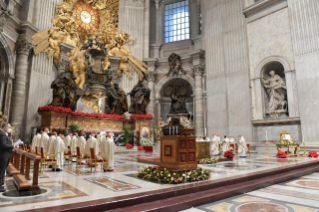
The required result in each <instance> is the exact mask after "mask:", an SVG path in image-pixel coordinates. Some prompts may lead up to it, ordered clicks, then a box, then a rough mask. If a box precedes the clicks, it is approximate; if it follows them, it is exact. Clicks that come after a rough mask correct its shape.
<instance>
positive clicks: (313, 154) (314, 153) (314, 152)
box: [308, 151, 319, 158]
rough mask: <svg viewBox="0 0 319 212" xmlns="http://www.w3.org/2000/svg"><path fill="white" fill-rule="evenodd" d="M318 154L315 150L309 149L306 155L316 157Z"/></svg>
mask: <svg viewBox="0 0 319 212" xmlns="http://www.w3.org/2000/svg"><path fill="white" fill-rule="evenodd" d="M318 156H319V155H318V153H317V152H316V151H310V152H309V153H308V157H312V158H317V157H318Z"/></svg>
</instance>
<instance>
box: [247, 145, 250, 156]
mask: <svg viewBox="0 0 319 212" xmlns="http://www.w3.org/2000/svg"><path fill="white" fill-rule="evenodd" d="M246 146H247V152H246V153H247V154H249V157H250V144H246Z"/></svg>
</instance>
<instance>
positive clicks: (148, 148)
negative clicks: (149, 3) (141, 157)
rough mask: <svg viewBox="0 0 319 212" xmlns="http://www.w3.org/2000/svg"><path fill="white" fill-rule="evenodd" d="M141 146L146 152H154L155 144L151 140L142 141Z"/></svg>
mask: <svg viewBox="0 0 319 212" xmlns="http://www.w3.org/2000/svg"><path fill="white" fill-rule="evenodd" d="M140 144H141V146H143V147H144V150H145V152H153V143H152V141H150V140H146V139H145V140H141V141H140Z"/></svg>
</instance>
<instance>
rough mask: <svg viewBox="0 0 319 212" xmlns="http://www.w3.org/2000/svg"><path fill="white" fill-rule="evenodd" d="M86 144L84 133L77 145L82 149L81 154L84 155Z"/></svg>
mask: <svg viewBox="0 0 319 212" xmlns="http://www.w3.org/2000/svg"><path fill="white" fill-rule="evenodd" d="M85 144H86V139H85V132H82V135H81V136H80V138H79V140H78V143H77V146H78V147H80V152H81V154H84V150H85Z"/></svg>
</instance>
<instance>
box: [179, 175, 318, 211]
mask: <svg viewBox="0 0 319 212" xmlns="http://www.w3.org/2000/svg"><path fill="white" fill-rule="evenodd" d="M204 211H205V212H319V172H316V173H313V174H310V175H307V176H304V177H302V178H298V179H294V180H291V181H288V182H284V183H280V184H277V185H272V186H269V187H266V188H262V189H259V190H256V191H252V192H249V193H246V194H244V195H239V196H235V197H231V198H228V199H224V200H221V201H217V202H213V203H210V204H206V205H202V206H199V207H196V208H191V209H188V210H184V211H181V212H204Z"/></svg>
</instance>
